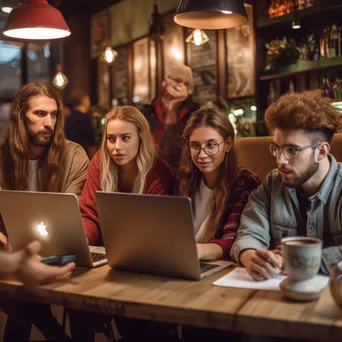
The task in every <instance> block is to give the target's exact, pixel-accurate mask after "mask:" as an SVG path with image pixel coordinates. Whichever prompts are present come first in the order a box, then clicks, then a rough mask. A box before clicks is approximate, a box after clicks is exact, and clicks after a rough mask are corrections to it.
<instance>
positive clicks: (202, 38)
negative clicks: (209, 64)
mask: <svg viewBox="0 0 342 342" xmlns="http://www.w3.org/2000/svg"><path fill="white" fill-rule="evenodd" d="M185 41H186V42H187V43H192V44H195V45H197V46H200V45H203V44H205V43H206V42H208V41H209V38H208V36H207V35H206V33H205V32H204V31H203V30H201V29H195V30H194V31H193V32H192V33H191V34H190V36H189V37H188V38H186V40H185Z"/></svg>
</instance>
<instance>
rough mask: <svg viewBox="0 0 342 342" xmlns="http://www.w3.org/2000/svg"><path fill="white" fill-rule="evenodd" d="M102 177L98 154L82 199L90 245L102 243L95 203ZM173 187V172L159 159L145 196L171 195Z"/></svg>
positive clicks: (90, 168) (85, 227)
mask: <svg viewBox="0 0 342 342" xmlns="http://www.w3.org/2000/svg"><path fill="white" fill-rule="evenodd" d="M100 176H101V171H100V153H99V152H97V153H96V154H95V155H94V157H93V159H92V160H91V161H90V163H89V167H88V173H87V179H86V183H85V186H84V189H83V191H82V194H81V198H80V208H81V214H82V221H83V227H84V229H85V232H86V235H87V238H88V240H89V244H90V245H95V244H100V243H101V230H100V220H99V215H98V213H97V209H96V201H95V192H96V191H102V189H101V187H100ZM172 185H173V172H172V170H171V168H170V166H169V165H168V164H167V163H166V162H165V161H164V160H163V159H161V158H159V157H158V158H157V159H156V162H155V164H154V166H153V168H152V169H151V171H150V172H149V173H148V175H147V177H146V181H145V189H144V194H151V195H170V194H171V193H172ZM118 191H119V192H120V190H118Z"/></svg>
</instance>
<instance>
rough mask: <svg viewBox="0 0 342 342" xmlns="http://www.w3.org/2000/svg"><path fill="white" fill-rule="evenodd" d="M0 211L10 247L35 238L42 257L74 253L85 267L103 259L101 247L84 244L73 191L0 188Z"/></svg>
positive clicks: (22, 245) (24, 243)
mask: <svg viewBox="0 0 342 342" xmlns="http://www.w3.org/2000/svg"><path fill="white" fill-rule="evenodd" d="M0 214H1V215H2V218H3V221H4V223H5V227H6V230H7V233H8V239H9V243H10V245H11V248H12V250H13V251H16V250H18V249H21V248H23V247H24V246H25V245H27V244H28V243H29V242H31V241H32V240H38V241H40V242H41V244H42V250H41V252H40V254H41V255H42V256H43V257H47V256H54V255H64V254H75V255H76V264H77V265H78V266H85V267H97V266H100V265H103V264H105V263H107V259H106V255H105V249H104V247H96V246H89V245H88V241H87V238H86V235H85V232H84V229H83V224H82V219H81V213H80V209H79V206H78V199H77V196H76V195H74V194H65V193H48V192H29V191H7V190H2V191H0Z"/></svg>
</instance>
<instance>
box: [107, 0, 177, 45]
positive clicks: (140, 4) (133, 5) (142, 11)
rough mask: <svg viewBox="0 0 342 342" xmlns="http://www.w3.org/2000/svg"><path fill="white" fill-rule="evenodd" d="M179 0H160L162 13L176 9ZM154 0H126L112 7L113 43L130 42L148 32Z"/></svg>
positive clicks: (159, 4) (158, 2) (159, 6)
mask: <svg viewBox="0 0 342 342" xmlns="http://www.w3.org/2000/svg"><path fill="white" fill-rule="evenodd" d="M178 3H179V0H158V1H157V4H158V8H159V12H160V13H162V14H163V13H166V12H169V11H171V10H175V9H176V8H177V5H178ZM153 4H154V0H124V1H122V2H119V3H118V4H116V5H114V6H112V7H111V8H110V16H111V32H112V36H111V38H112V43H113V45H114V46H117V45H122V44H125V43H129V42H131V41H132V40H135V39H137V38H139V37H143V36H145V35H147V34H148V29H149V25H150V23H151V14H152V11H153Z"/></svg>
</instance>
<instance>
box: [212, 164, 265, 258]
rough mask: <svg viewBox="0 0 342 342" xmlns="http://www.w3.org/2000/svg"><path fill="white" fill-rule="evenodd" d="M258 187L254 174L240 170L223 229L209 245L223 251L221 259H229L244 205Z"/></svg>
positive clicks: (233, 187)
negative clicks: (213, 245)
mask: <svg viewBox="0 0 342 342" xmlns="http://www.w3.org/2000/svg"><path fill="white" fill-rule="evenodd" d="M259 185H260V179H259V178H258V176H257V175H256V174H254V173H253V172H251V171H249V170H247V169H243V168H242V169H241V170H240V172H239V174H238V176H237V178H236V180H235V182H234V184H233V186H232V194H231V196H230V200H229V205H228V213H227V217H228V218H227V222H226V224H225V225H224V227H223V229H222V230H220V231H218V232H217V234H216V237H215V239H213V240H211V241H210V242H209V243H216V244H218V245H219V246H220V247H221V248H222V250H223V259H230V256H229V252H230V249H231V247H232V245H233V242H234V240H235V238H236V233H237V230H238V228H239V226H240V218H241V214H242V211H243V209H244V208H245V205H246V204H247V202H248V198H249V195H250V194H251V192H252V191H253V190H255V189H256V188H258V187H259Z"/></svg>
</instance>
